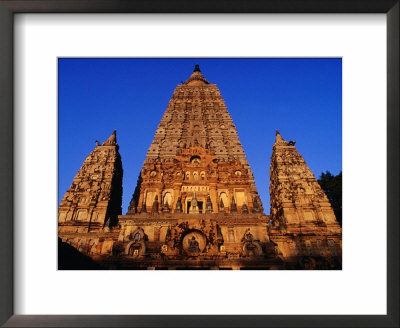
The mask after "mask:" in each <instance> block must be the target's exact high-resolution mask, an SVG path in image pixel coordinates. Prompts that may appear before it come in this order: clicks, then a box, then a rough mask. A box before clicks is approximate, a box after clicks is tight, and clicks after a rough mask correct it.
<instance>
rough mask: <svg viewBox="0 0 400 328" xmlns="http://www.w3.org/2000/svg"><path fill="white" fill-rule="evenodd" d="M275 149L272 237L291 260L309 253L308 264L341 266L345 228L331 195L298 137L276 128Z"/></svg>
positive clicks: (270, 232)
mask: <svg viewBox="0 0 400 328" xmlns="http://www.w3.org/2000/svg"><path fill="white" fill-rule="evenodd" d="M272 149H273V152H272V156H271V168H270V195H271V198H270V200H271V216H270V218H271V224H270V227H269V236H270V238H271V240H273V241H274V242H275V243H276V244H277V245H278V249H279V252H280V255H281V256H282V257H283V258H285V259H286V260H288V261H292V262H298V261H299V260H301V258H304V257H307V261H308V262H307V263H304V264H305V265H306V266H309V267H310V268H311V267H315V266H317V267H318V266H324V265H325V266H329V265H331V266H333V267H335V266H337V265H336V264H335V263H336V262H338V263H340V261H341V249H342V247H341V228H340V226H339V224H338V222H337V220H336V218H335V214H334V212H333V210H332V207H331V205H330V203H329V200H328V198H327V197H326V195H325V193H324V191H323V190H322V189H321V187H320V185H319V184H318V182H317V180H316V179H315V177H314V174H313V173H312V172H311V170H310V169H309V168H308V166H307V164H306V162H305V161H304V159H303V157H302V156H301V155H300V154H299V153H298V151H297V149H296V147H295V141H285V140H284V139H283V138H282V136H281V135H280V134H279V132H278V131H276V139H275V144H274V145H273V147H272ZM309 256H312V257H313V260H312V261H311V260H310V258H309ZM299 258H300V259H299ZM321 258H322V259H323V261H321ZM327 258H330V259H331V261H330V262H327V261H326V259H327Z"/></svg>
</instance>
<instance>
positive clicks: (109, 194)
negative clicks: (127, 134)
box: [58, 131, 123, 233]
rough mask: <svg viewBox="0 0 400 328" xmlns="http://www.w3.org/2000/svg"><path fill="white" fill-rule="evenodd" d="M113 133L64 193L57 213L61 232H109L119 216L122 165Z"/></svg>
mask: <svg viewBox="0 0 400 328" xmlns="http://www.w3.org/2000/svg"><path fill="white" fill-rule="evenodd" d="M118 149H119V146H118V144H117V137H116V131H114V132H113V133H112V134H111V136H110V137H109V138H108V139H107V140H106V141H105V142H103V143H102V144H101V145H100V144H99V142H98V141H96V147H95V148H94V149H93V151H92V152H91V153H90V154H89V156H88V157H87V158H86V159H85V161H84V162H83V164H82V167H81V168H80V170H79V171H78V173H77V174H76V176H75V178H74V180H73V181H72V184H71V186H70V188H69V189H68V190H67V192H66V193H65V195H64V197H63V199H62V201H61V204H60V206H59V210H58V226H59V231H60V233H62V232H82V233H84V232H90V231H95V230H102V229H103V228H106V229H108V228H112V227H113V226H114V225H116V223H117V216H118V215H119V214H121V213H122V208H121V205H122V173H123V172H122V162H121V156H120V154H119V152H118Z"/></svg>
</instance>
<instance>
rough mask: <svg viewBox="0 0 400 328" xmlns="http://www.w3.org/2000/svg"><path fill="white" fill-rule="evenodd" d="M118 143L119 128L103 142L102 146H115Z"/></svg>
mask: <svg viewBox="0 0 400 328" xmlns="http://www.w3.org/2000/svg"><path fill="white" fill-rule="evenodd" d="M116 144H117V130H114V131H113V133H112V134H111V135H110V137H109V138H108V139H107V140H106V141H104V142H103V144H102V146H115V145H116Z"/></svg>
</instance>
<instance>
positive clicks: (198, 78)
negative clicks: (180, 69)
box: [185, 64, 210, 85]
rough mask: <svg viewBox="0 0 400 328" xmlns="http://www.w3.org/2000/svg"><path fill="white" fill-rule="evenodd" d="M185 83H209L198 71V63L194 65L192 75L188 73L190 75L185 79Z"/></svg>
mask: <svg viewBox="0 0 400 328" xmlns="http://www.w3.org/2000/svg"><path fill="white" fill-rule="evenodd" d="M185 84H186V85H204V84H210V82H208V81H207V80H206V79H205V78H204V76H203V74H202V73H201V71H200V66H199V65H198V64H196V65H195V66H194V70H193V73H192V75H190V77H189V78H188V79H187V80H186V82H185Z"/></svg>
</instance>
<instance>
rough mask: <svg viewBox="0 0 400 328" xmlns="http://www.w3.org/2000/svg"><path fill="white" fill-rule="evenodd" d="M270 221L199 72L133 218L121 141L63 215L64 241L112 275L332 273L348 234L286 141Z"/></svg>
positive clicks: (181, 100) (179, 102)
mask: <svg viewBox="0 0 400 328" xmlns="http://www.w3.org/2000/svg"><path fill="white" fill-rule="evenodd" d="M270 173H271V188H270V191H271V216H270V217H269V216H267V215H265V214H264V213H263V212H264V210H263V207H262V204H261V201H260V198H259V196H258V192H257V189H256V186H255V183H254V177H253V174H252V172H251V169H250V166H249V164H248V162H247V159H246V156H245V154H244V151H243V148H242V146H241V144H240V141H239V138H238V135H237V131H236V128H235V125H234V124H233V122H232V119H231V117H230V115H229V113H228V111H227V109H226V106H225V103H224V100H223V99H222V96H221V94H220V91H219V89H218V87H217V86H216V85H215V84H211V83H209V82H208V81H207V80H206V79H205V78H204V76H203V75H202V73H201V72H200V69H199V67H198V65H196V67H195V69H194V72H193V73H192V75H191V76H190V77H189V79H188V80H187V81H186V82H185V83H182V84H180V85H178V86H177V88H176V89H175V91H174V93H173V96H172V99H171V100H170V102H169V104H168V106H167V109H166V111H165V113H164V116H163V117H162V119H161V122H160V125H159V126H158V128H157V130H156V133H155V136H154V140H153V142H152V144H151V146H150V148H149V150H148V153H147V156H146V159H145V161H144V164H143V168H142V170H141V172H140V175H139V179H138V183H137V186H136V189H135V192H134V194H133V197H132V200H131V203H130V206H129V209H128V212H127V213H126V214H125V215H118V218H117V219H118V224H116V220H115V216H116V214H120V212H121V193H122V187H121V179H122V166H121V161H120V157H119V154H118V145H117V144H116V140H115V133H114V134H113V135H112V136H111V137H110V139H109V140H107V141H106V142H105V143H103V145H102V146H97V147H96V148H95V150H94V151H93V152H92V153H91V154H90V155H89V157H88V158H87V159H86V160H85V162H84V164H83V166H82V168H81V170H80V171H79V172H78V174H77V176H76V177H75V179H74V182H73V184H72V186H71V188H70V189H69V190H68V191H67V193H66V194H65V196H64V198H63V201H62V202H61V204H60V208H59V236H60V237H61V238H62V240H63V241H64V242H65V241H66V242H68V243H69V244H71V245H72V246H74V247H75V248H77V249H78V250H80V251H81V252H82V253H84V254H87V255H89V256H90V257H92V259H94V260H96V261H97V262H98V263H100V264H101V265H102V266H104V267H105V268H117V269H195V268H197V269H199V268H200V269H293V268H296V269H304V268H310V269H330V268H336V269H338V268H340V266H341V229H340V227H339V226H338V224H337V222H336V220H335V216H334V214H333V211H332V209H331V207H330V204H329V202H328V200H327V198H326V196H325V195H324V193H323V191H322V190H321V188H320V187H319V185H318V183H317V181H316V180H315V177H314V175H313V174H312V172H311V171H310V170H309V168H308V167H307V165H306V164H305V162H304V159H303V158H302V157H301V156H300V155H299V153H298V152H297V150H296V148H295V147H294V142H286V141H285V140H283V138H282V137H281V136H280V135H279V133H277V135H276V142H275V145H274V146H273V154H272V158H271V171H270Z"/></svg>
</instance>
